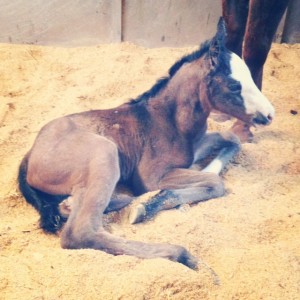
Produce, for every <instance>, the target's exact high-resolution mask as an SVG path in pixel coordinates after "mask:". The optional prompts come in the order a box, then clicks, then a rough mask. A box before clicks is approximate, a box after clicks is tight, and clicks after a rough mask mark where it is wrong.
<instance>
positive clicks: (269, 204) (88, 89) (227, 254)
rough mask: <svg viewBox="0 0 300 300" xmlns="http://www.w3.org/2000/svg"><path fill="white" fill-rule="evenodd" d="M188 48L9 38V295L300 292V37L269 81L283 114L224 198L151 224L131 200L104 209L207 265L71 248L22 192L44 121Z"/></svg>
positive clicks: (3, 268)
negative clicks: (21, 170)
mask: <svg viewBox="0 0 300 300" xmlns="http://www.w3.org/2000/svg"><path fill="white" fill-rule="evenodd" d="M191 50H192V49H191V48H183V49H182V48H181V49H178V48H177V49H172V48H163V49H145V48H142V47H138V46H135V45H132V44H128V43H125V44H121V45H101V46H98V47H88V48H51V47H38V46H32V45H5V44H2V45H0V97H1V98H0V145H1V148H0V198H1V199H0V299H68V300H69V299H105V300H106V299H123V300H127V299H135V300H138V299H144V300H145V299H195V300H197V299H247V300H249V299H255V300H256V299H299V295H300V290H299V286H300V268H299V255H300V235H299V233H300V222H299V220H300V204H299V198H300V96H299V95H300V84H299V79H300V45H294V46H287V45H273V48H272V51H271V52H270V55H269V59H268V62H267V65H266V67H265V74H264V77H265V78H264V89H263V90H264V93H265V95H266V96H267V97H268V98H269V99H270V100H271V102H272V103H273V104H274V106H275V107H276V112H277V115H276V118H275V120H274V122H273V124H272V125H271V126H269V127H265V128H258V129H255V130H254V133H255V137H254V141H253V142H252V143H246V144H244V145H243V149H242V152H241V154H240V155H239V156H238V157H237V158H236V160H235V161H234V162H233V163H232V164H231V165H230V167H229V169H228V172H227V173H226V174H225V175H224V180H225V184H226V188H227V194H226V196H225V197H222V198H220V199H215V200H211V201H207V202H204V203H200V204H198V205H195V206H192V207H185V208H184V209H174V210H170V211H165V212H162V213H160V214H159V215H158V216H157V217H156V218H155V219H154V220H153V221H150V222H147V223H144V224H138V225H130V224H129V223H128V220H127V215H128V209H125V210H124V211H123V212H121V213H118V214H111V215H110V216H108V218H107V222H108V225H107V226H108V228H109V230H110V231H111V232H113V233H114V234H116V235H120V236H124V237H126V238H128V239H134V240H139V241H145V242H168V243H175V244H180V245H183V246H185V247H186V248H187V249H189V250H190V251H191V252H192V253H193V254H194V255H195V256H197V257H198V258H201V260H202V261H203V262H204V263H203V264H201V265H200V270H199V271H192V270H190V269H188V268H186V267H185V266H183V265H181V264H178V263H173V262H171V261H168V260H164V259H151V260H143V259H138V258H135V257H129V256H118V257H114V256H112V255H109V254H106V253H104V252H101V251H94V250H63V249H61V248H60V242H59V238H58V237H57V236H51V235H46V234H44V233H43V232H42V231H41V230H40V229H39V228H38V214H37V213H36V211H35V210H34V209H33V208H32V207H31V206H29V205H28V204H26V203H25V201H24V199H23V198H22V196H21V195H20V193H19V191H18V188H17V184H16V176H17V169H18V165H19V163H20V161H21V159H22V157H23V155H24V154H25V153H26V151H27V150H28V149H29V148H30V147H31V145H32V143H33V141H34V138H35V136H36V134H37V132H38V131H39V129H40V128H41V126H42V125H43V124H45V123H46V122H48V121H50V120H52V119H54V118H56V117H58V116H62V115H65V114H69V113H74V112H79V111H83V110H89V109H97V108H101V109H102V108H110V107H114V106H117V105H119V104H121V103H122V102H124V101H126V100H127V99H128V98H132V97H136V96H137V95H139V94H140V93H142V92H144V91H145V90H147V89H149V88H150V87H151V86H152V85H153V84H154V82H155V80H156V79H157V78H159V77H160V76H162V75H165V74H166V72H167V70H168V68H169V67H170V66H171V64H172V63H173V62H174V61H175V60H177V59H178V58H179V57H181V56H182V55H183V54H185V53H187V52H190V51H191ZM209 123H210V128H211V129H212V130H216V129H217V130H225V129H226V128H228V126H230V124H231V121H227V122H225V123H222V124H220V123H215V122H214V121H210V122H209ZM208 266H209V267H210V268H212V269H213V270H214V271H215V272H216V273H217V276H218V278H217V277H216V276H214V275H213V274H212V273H211V271H210V270H209V267H208Z"/></svg>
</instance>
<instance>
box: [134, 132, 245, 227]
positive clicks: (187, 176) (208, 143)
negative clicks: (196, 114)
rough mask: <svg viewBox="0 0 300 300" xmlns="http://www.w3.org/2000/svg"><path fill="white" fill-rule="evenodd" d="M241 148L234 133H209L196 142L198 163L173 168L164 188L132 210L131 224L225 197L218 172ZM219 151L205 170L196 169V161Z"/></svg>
mask: <svg viewBox="0 0 300 300" xmlns="http://www.w3.org/2000/svg"><path fill="white" fill-rule="evenodd" d="M239 149H240V144H239V140H238V138H237V137H236V136H235V135H233V134H231V133H225V134H219V133H212V134H208V135H206V136H205V137H204V138H203V139H202V140H201V141H199V143H198V144H197V145H195V149H194V153H195V159H194V162H195V163H194V164H193V165H192V166H191V169H173V170H171V171H170V172H168V173H167V174H166V175H165V176H164V177H163V178H162V180H161V181H160V182H159V189H161V191H160V192H159V193H158V194H156V195H155V196H154V197H152V198H151V199H150V201H149V202H147V203H142V204H139V205H138V206H137V207H136V208H135V209H133V210H132V212H131V214H130V217H129V221H130V222H131V223H132V224H134V223H138V222H141V221H143V220H146V219H150V218H152V217H154V216H155V215H156V214H157V213H158V212H159V211H161V210H166V209H171V208H174V207H177V206H179V205H182V204H192V203H196V202H200V201H205V200H209V199H212V198H217V197H221V196H223V195H224V193H225V189H224V185H223V181H222V179H221V177H220V176H219V174H220V172H221V171H222V170H223V169H224V167H225V166H226V165H227V164H228V163H229V161H230V160H231V159H232V158H233V157H234V155H235V154H236V153H237V152H238V151H239ZM216 151H218V154H217V156H216V157H215V158H214V159H213V160H212V161H211V162H210V163H209V164H208V165H207V166H206V167H205V168H204V169H203V170H202V171H199V170H194V169H193V168H197V166H196V162H197V161H199V160H202V159H205V158H206V157H207V156H209V155H210V154H211V153H212V152H216Z"/></svg>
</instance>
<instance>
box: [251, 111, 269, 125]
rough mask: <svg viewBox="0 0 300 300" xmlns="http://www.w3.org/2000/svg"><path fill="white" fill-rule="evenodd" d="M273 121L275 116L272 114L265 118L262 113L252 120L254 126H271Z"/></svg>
mask: <svg viewBox="0 0 300 300" xmlns="http://www.w3.org/2000/svg"><path fill="white" fill-rule="evenodd" d="M272 120H273V116H272V115H271V114H269V115H267V116H264V115H263V114H261V113H256V114H255V115H254V116H253V118H252V123H253V124H254V125H269V124H271V122H272Z"/></svg>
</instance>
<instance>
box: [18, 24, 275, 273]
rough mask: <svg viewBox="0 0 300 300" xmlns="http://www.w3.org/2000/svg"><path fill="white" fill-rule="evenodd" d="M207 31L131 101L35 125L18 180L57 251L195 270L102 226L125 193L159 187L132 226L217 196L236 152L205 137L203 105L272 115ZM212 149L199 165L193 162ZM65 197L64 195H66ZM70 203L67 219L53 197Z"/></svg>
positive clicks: (229, 138) (159, 247) (249, 115)
mask: <svg viewBox="0 0 300 300" xmlns="http://www.w3.org/2000/svg"><path fill="white" fill-rule="evenodd" d="M225 34H226V33H225V27H224V23H223V20H222V19H221V20H220V22H219V24H218V29H217V33H216V35H215V36H214V38H213V39H212V40H210V41H207V42H205V43H204V44H203V45H202V46H201V47H200V48H199V49H198V50H197V51H195V52H193V53H191V54H189V55H187V56H185V57H183V58H182V59H181V60H179V61H177V62H176V63H175V64H174V65H173V66H172V67H171V68H170V70H169V74H168V76H167V77H165V78H162V79H160V80H159V81H158V82H157V83H156V84H155V85H154V86H153V87H152V88H151V89H150V90H149V91H147V92H145V93H144V94H142V95H141V96H139V97H138V98H137V99H135V100H132V101H131V102H129V103H126V104H123V105H121V106H119V107H116V108H114V109H109V110H94V111H87V112H82V113H78V114H72V115H68V116H65V117H62V118H59V119H56V120H54V121H52V122H50V123H48V124H47V125H45V126H44V127H43V128H42V129H41V131H40V132H39V134H38V136H37V138H36V141H35V143H34V145H33V147H32V149H31V150H30V151H29V152H28V153H27V155H26V156H25V158H24V159H23V161H22V163H21V166H20V170H19V186H20V190H21V192H22V193H23V195H24V197H25V198H26V200H27V201H28V202H29V203H30V204H32V205H33V206H34V207H35V208H36V209H37V210H38V211H39V213H40V216H41V218H40V226H41V227H42V228H43V229H44V230H45V231H47V232H52V233H54V232H56V231H58V230H61V233H60V236H61V245H62V247H63V248H68V249H80V248H92V249H99V250H102V251H105V252H107V253H111V254H114V255H121V254H125V255H133V256H137V257H140V258H155V257H162V258H167V259H170V260H172V261H177V262H180V263H182V264H184V265H186V266H188V267H190V268H196V267H197V259H196V258H195V257H194V256H192V255H191V254H190V253H189V252H188V251H187V250H186V249H185V248H183V247H181V246H177V245H170V244H146V243H142V242H138V241H131V240H126V239H124V238H122V237H117V236H114V235H112V234H110V233H109V232H107V231H105V229H104V227H103V213H104V212H105V211H111V210H117V209H120V208H122V207H124V206H126V205H128V204H129V203H130V202H131V201H132V200H133V197H130V196H128V195H126V194H121V193H117V192H116V187H117V185H118V184H122V185H126V186H127V187H128V188H130V189H131V190H132V192H133V194H134V195H141V194H142V193H145V192H147V191H154V190H160V192H159V193H158V194H157V195H155V196H153V198H151V199H150V201H149V202H148V203H144V204H141V205H140V206H138V208H137V209H136V210H135V211H133V212H132V214H131V222H132V223H136V222H140V221H143V220H145V219H147V218H151V217H153V216H155V215H156V214H157V213H158V212H159V211H160V210H164V209H171V208H174V207H177V206H179V205H181V204H184V203H196V202H199V201H203V200H208V199H211V198H216V197H220V196H222V195H224V186H223V183H222V179H221V178H220V176H219V174H220V172H221V171H222V169H223V168H224V167H225V166H226V165H227V164H228V162H229V161H230V159H232V157H233V156H234V155H235V154H236V153H237V152H238V151H239V148H240V145H239V140H238V138H237V137H236V136H235V135H234V134H232V133H226V134H220V133H211V134H207V133H206V129H207V118H208V116H209V113H210V111H211V110H212V109H216V110H219V111H221V112H224V113H226V114H229V115H231V116H234V117H236V118H238V119H240V120H242V121H244V122H246V123H248V124H251V125H255V124H263V125H267V124H269V123H270V122H271V120H272V118H273V116H274V109H273V107H272V105H271V104H270V103H269V101H268V100H267V99H266V98H265V97H264V96H263V95H262V93H261V92H260V91H259V89H258V88H257V87H256V86H255V84H254V82H253V80H252V78H251V75H250V72H249V70H248V68H247V67H246V65H245V64H244V62H243V61H242V60H241V59H240V58H239V57H238V56H237V55H235V54H233V53H232V52H230V51H229V50H227V49H226V48H225V46H224V39H225ZM212 151H213V152H214V153H216V156H215V157H214V159H213V160H212V161H211V162H210V163H209V164H208V165H207V166H206V167H204V169H202V170H199V168H198V167H195V166H196V164H197V162H199V161H201V160H203V159H205V157H207V156H209V155H210V154H211V153H212ZM68 199H69V200H68ZM68 201H69V202H71V203H72V205H71V209H70V212H69V215H68V216H65V215H63V214H62V212H61V210H60V206H59V204H60V203H67V202H68Z"/></svg>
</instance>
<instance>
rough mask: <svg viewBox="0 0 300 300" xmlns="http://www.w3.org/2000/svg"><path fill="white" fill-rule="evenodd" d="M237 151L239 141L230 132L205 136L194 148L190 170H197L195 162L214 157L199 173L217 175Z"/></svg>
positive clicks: (197, 166)
mask: <svg viewBox="0 0 300 300" xmlns="http://www.w3.org/2000/svg"><path fill="white" fill-rule="evenodd" d="M239 150H240V141H239V139H238V137H237V136H236V135H235V134H233V133H231V132H224V133H210V134H206V135H205V136H204V137H203V138H202V139H201V140H200V141H199V142H198V143H196V144H195V146H194V162H193V164H192V166H191V167H190V168H191V169H198V170H199V165H198V163H197V162H199V161H201V160H205V159H206V158H208V157H210V156H212V155H214V156H215V158H214V159H213V160H212V161H211V162H210V163H209V164H208V165H207V166H206V167H205V168H204V169H202V170H201V171H202V172H211V173H215V174H217V175H219V174H220V173H221V171H222V170H223V169H224V168H225V167H226V166H227V165H228V163H229V162H230V160H231V159H232V158H233V157H234V156H235V155H236V154H237V153H238V152H239Z"/></svg>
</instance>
